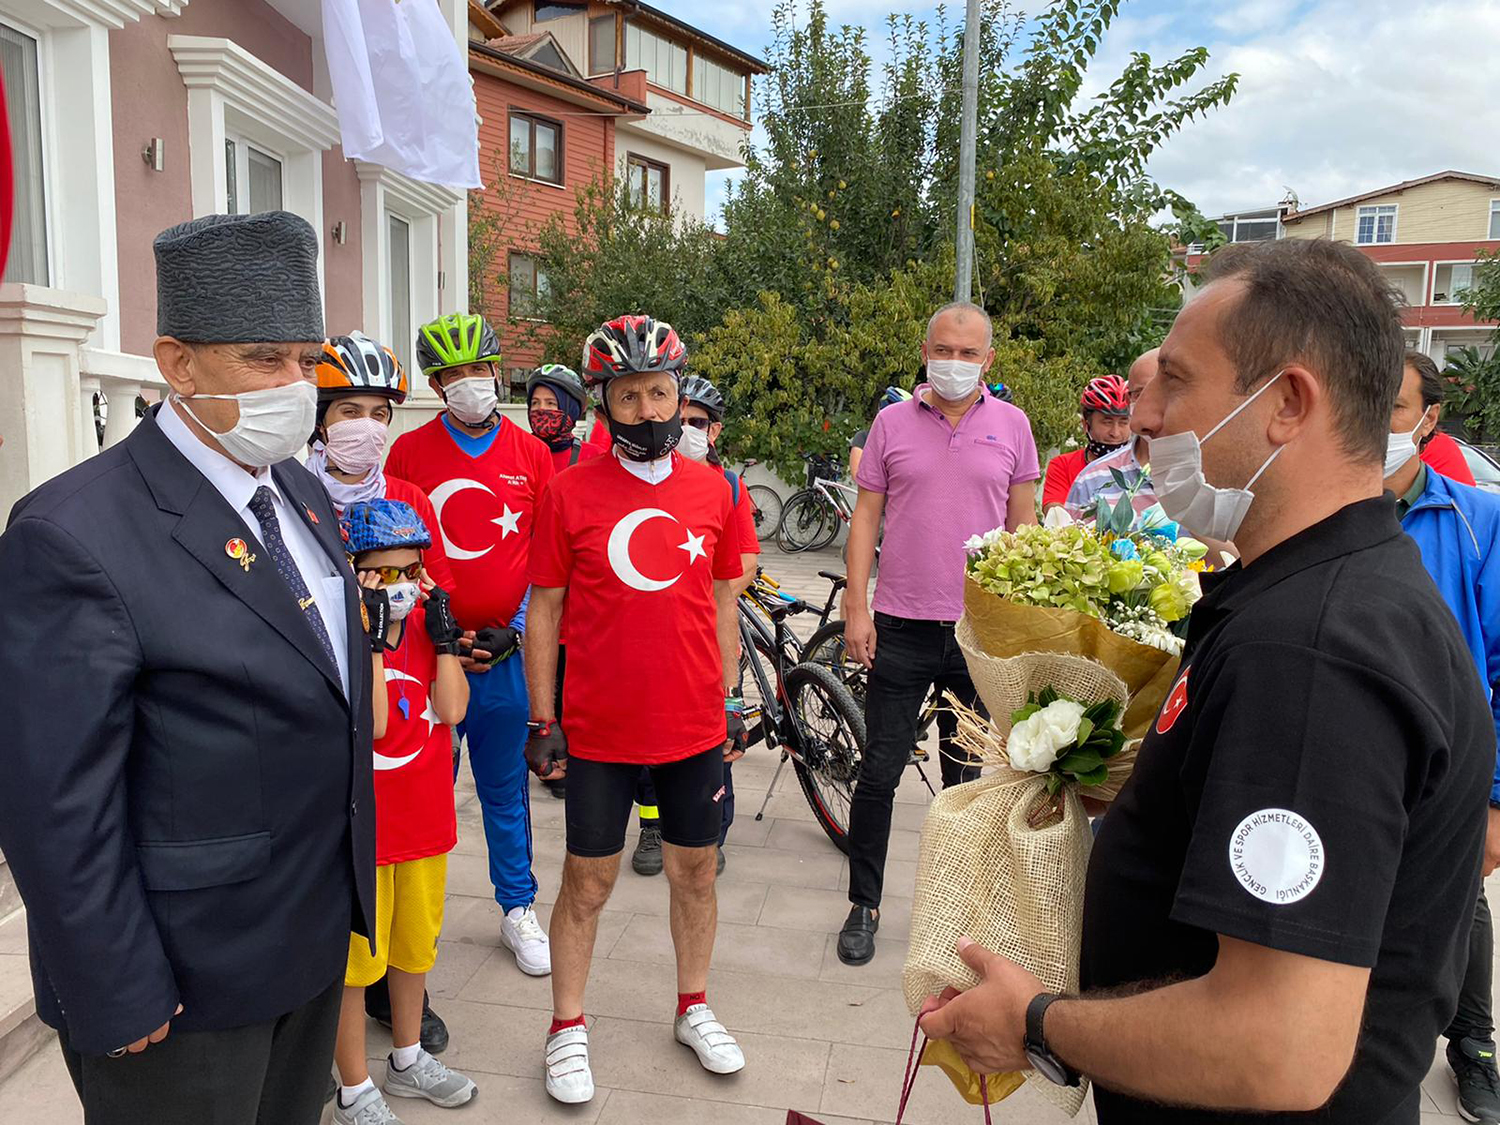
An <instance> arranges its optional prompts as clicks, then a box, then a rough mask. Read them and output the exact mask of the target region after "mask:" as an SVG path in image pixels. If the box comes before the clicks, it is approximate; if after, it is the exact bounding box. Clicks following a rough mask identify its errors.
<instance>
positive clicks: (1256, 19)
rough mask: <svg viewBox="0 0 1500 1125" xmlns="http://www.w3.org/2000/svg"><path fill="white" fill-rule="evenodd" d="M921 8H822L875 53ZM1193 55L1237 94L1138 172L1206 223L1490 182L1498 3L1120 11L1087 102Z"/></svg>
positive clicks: (1494, 152)
mask: <svg viewBox="0 0 1500 1125" xmlns="http://www.w3.org/2000/svg"><path fill="white" fill-rule="evenodd" d="M654 3H655V4H656V5H657V6H658V7H660V8H663V9H665V10H666V11H669V12H671V13H672V14H673V15H676V16H678V17H679V18H681V19H684V20H687V21H689V22H692V23H694V24H696V25H697V26H700V27H702V28H703V29H704V30H705V31H708V32H710V33H711V34H714V35H716V36H718V37H719V38H721V39H724V40H726V41H728V42H730V43H732V44H734V45H735V46H737V47H740V48H741V49H743V50H747V51H750V52H752V53H758V54H764V51H765V48H766V46H767V43H768V41H769V39H770V22H769V15H770V9H771V0H763V2H756V3H735V4H729V3H724V4H704V3H702V0H691V2H690V0H654ZM933 7H934V6H933V5H931V4H927V3H921V2H916V0H829V3H828V8H829V10H830V11H831V12H832V13H833V14H834V17H835V18H836V19H837V20H839V21H841V22H845V23H852V24H861V25H864V26H865V27H866V28H868V29H869V30H870V32H871V35H870V39H871V41H872V42H873V43H875V44H878V43H879V41H880V39H881V36H882V22H883V20H884V17H885V16H886V14H887V13H889V12H891V11H911V12H914V13H917V14H919V15H930V14H931V13H932V10H933ZM962 7H963V3H962V0H953V2H952V3H950V5H949V9H950V12H951V11H952V10H953V9H954V8H957V9H960V11H961V9H962ZM1039 7H1040V0H1031V2H1030V3H1023V4H1022V9H1023V10H1032V11H1034V10H1036V9H1037V8H1039ZM1198 45H1203V46H1207V47H1208V48H1209V50H1210V53H1211V55H1212V58H1211V60H1210V62H1209V67H1208V71H1207V72H1206V73H1207V74H1208V75H1209V76H1212V77H1217V76H1218V75H1221V74H1225V73H1228V72H1230V71H1237V72H1238V73H1239V74H1240V86H1239V92H1238V93H1237V94H1236V95H1235V98H1234V100H1233V101H1232V102H1231V103H1230V105H1229V106H1228V108H1226V109H1221V110H1218V111H1216V112H1215V113H1213V114H1211V115H1210V116H1209V117H1208V118H1207V119H1201V120H1199V121H1197V122H1194V123H1193V124H1191V125H1189V126H1188V127H1187V128H1186V129H1185V130H1183V132H1181V133H1180V134H1178V136H1177V137H1176V138H1175V139H1173V140H1172V141H1170V142H1169V143H1168V144H1167V146H1166V147H1165V148H1164V149H1163V150H1162V151H1161V152H1159V153H1158V154H1157V156H1156V158H1155V159H1154V161H1153V163H1152V169H1151V170H1152V172H1153V174H1154V175H1155V176H1156V177H1157V179H1158V180H1159V181H1160V182H1161V183H1162V184H1163V185H1164V186H1166V187H1170V188H1173V189H1175V190H1177V191H1180V192H1182V193H1183V194H1184V195H1186V196H1187V197H1188V198H1189V199H1191V200H1192V201H1193V202H1195V203H1196V204H1198V206H1199V207H1200V208H1201V209H1202V210H1203V211H1204V213H1205V214H1209V215H1217V214H1220V213H1222V212H1224V211H1230V210H1235V209H1247V208H1252V207H1263V206H1271V205H1273V204H1275V203H1276V202H1277V201H1278V200H1280V199H1281V197H1282V196H1283V195H1284V194H1285V192H1286V190H1287V189H1288V188H1291V189H1292V190H1293V191H1295V192H1296V193H1297V196H1298V197H1299V198H1300V199H1301V201H1302V203H1303V205H1304V206H1313V205H1316V204H1318V203H1326V202H1329V201H1331V200H1334V199H1339V198H1343V197H1344V196H1348V195H1353V194H1355V193H1357V192H1361V191H1367V190H1371V189H1374V188H1378V187H1381V186H1384V185H1386V184H1392V183H1396V182H1398V181H1400V180H1406V179H1413V178H1415V177H1417V176H1425V175H1428V174H1430V173H1432V172H1437V171H1441V170H1443V169H1446V168H1456V169H1458V170H1460V171H1465V172H1478V173H1487V174H1490V175H1500V67H1497V66H1496V63H1495V56H1496V49H1497V46H1500V0H1126V2H1125V3H1124V5H1123V6H1122V9H1121V14H1120V16H1119V18H1117V19H1116V21H1115V23H1114V26H1113V27H1112V28H1111V29H1110V31H1109V34H1108V36H1107V37H1106V39H1105V41H1104V47H1103V50H1102V51H1101V53H1100V55H1099V57H1098V58H1097V59H1096V60H1095V62H1094V64H1093V66H1092V67H1091V68H1090V76H1089V82H1090V88H1089V89H1088V90H1086V93H1094V92H1097V91H1098V90H1099V89H1102V88H1104V87H1105V86H1107V85H1108V84H1109V82H1111V81H1112V80H1113V79H1114V78H1116V77H1117V76H1118V75H1119V72H1120V69H1121V67H1122V65H1123V64H1124V62H1125V60H1126V59H1127V58H1128V57H1129V54H1130V52H1131V51H1145V52H1147V53H1148V54H1150V55H1151V57H1152V58H1153V59H1158V60H1162V59H1166V58H1168V57H1171V56H1173V55H1176V54H1177V53H1179V52H1180V51H1182V50H1184V49H1186V48H1188V47H1192V46H1198ZM726 175H727V176H733V175H735V173H727V174H726V173H710V174H709V199H708V209H709V212H710V215H711V216H712V215H713V214H715V213H716V212H717V209H718V204H719V202H720V201H721V200H722V197H723V184H724V180H725V177H726Z"/></svg>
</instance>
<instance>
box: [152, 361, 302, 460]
mask: <svg viewBox="0 0 1500 1125" xmlns="http://www.w3.org/2000/svg"><path fill="white" fill-rule="evenodd" d="M175 398H176V400H177V402H178V404H180V405H181V406H182V408H183V409H184V410H186V411H187V412H188V414H190V415H191V416H192V418H193V421H195V422H197V423H198V424H199V425H200V426H202V427H203V428H204V429H205V430H208V432H209V433H211V434H213V436H214V440H215V441H217V442H218V443H219V445H220V446H221V447H223V450H224V452H225V453H227V454H228V455H229V456H230V457H232V458H233V459H234V460H236V461H238V462H239V463H240V464H241V465H249V466H250V467H251V468H252V469H263V468H265V467H266V466H267V465H274V464H276V463H277V462H278V461H285V460H286V459H287V458H288V457H293V456H296V454H297V453H298V452H300V451H301V450H302V448H303V447H304V446H305V445H306V444H307V436H308V435H309V434H310V433H312V431H313V425H314V423H316V421H317V418H318V388H317V387H315V386H314V385H313V384H312V383H309V382H306V381H303V380H298V381H297V382H295V383H286V384H284V385H282V386H280V387H267V388H266V389H265V390H261V391H245V392H244V393H243V394H237V395H193V396H191V398H216V399H224V400H226V401H229V402H235V403H238V404H239V408H240V420H239V421H238V422H236V423H235V424H234V428H233V429H231V430H229V431H228V432H226V433H222V434H221V433H217V432H215V431H214V429H213V428H212V427H211V426H209V425H208V424H207V423H206V422H204V421H203V419H202V418H199V417H198V415H197V414H196V413H194V411H193V408H192V407H191V406H190V405H189V402H190V399H188V398H183V397H182V396H181V395H176V396H175Z"/></svg>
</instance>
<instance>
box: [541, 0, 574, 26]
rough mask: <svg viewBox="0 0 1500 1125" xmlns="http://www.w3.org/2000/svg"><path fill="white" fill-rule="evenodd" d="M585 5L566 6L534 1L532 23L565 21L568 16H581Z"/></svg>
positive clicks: (547, 1)
mask: <svg viewBox="0 0 1500 1125" xmlns="http://www.w3.org/2000/svg"><path fill="white" fill-rule="evenodd" d="M587 8H588V5H587V4H567V3H557V2H549V0H535V2H534V4H533V5H532V9H531V10H532V16H531V18H532V21H533V22H534V23H542V22H544V21H546V20H561V19H567V18H568V17H569V16H577V15H582V14H583V12H584V11H585V9H587Z"/></svg>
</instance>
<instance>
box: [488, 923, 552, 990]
mask: <svg viewBox="0 0 1500 1125" xmlns="http://www.w3.org/2000/svg"><path fill="white" fill-rule="evenodd" d="M500 942H501V944H502V945H504V946H505V948H507V949H509V950H510V951H511V952H512V953H514V954H515V955H516V967H517V968H518V969H520V970H521V971H522V972H523V973H525V974H526V975H527V976H529V977H544V976H546V975H547V974H549V973H550V972H552V946H551V944H550V943H549V942H548V941H547V932H546V931H545V930H543V929H542V924H541V923H540V922H538V921H537V920H536V911H535V910H534V909H532V908H531V907H529V906H517V907H516V908H515V909H513V910H512V911H511V912H510V913H509V914H507V915H506V916H505V917H504V918H502V919H501V920H500Z"/></svg>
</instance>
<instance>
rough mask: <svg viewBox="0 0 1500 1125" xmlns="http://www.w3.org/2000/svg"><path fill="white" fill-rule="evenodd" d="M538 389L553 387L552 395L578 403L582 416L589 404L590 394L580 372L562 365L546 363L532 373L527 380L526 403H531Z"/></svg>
mask: <svg viewBox="0 0 1500 1125" xmlns="http://www.w3.org/2000/svg"><path fill="white" fill-rule="evenodd" d="M538 387H551V388H552V393H553V394H557V395H567V396H568V397H570V398H572V399H573V400H574V401H576V402H577V403H578V412H579V414H582V413H583V411H584V409H585V408H587V406H588V404H589V393H588V391H587V390H585V389H584V386H583V380H582V379H580V378H579V377H578V372H576V371H574V370H573V369H572V368H571V367H564V366H563V365H562V364H560V363H544V364H542V366H540V367H538V368H537V369H536V370H535V371H533V372H532V373H531V376H530V377H529V378H528V379H527V380H526V402H527V404H528V405H529V404H530V403H531V396H532V394H533V393H534V392H535V391H536V389H537V388H538Z"/></svg>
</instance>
